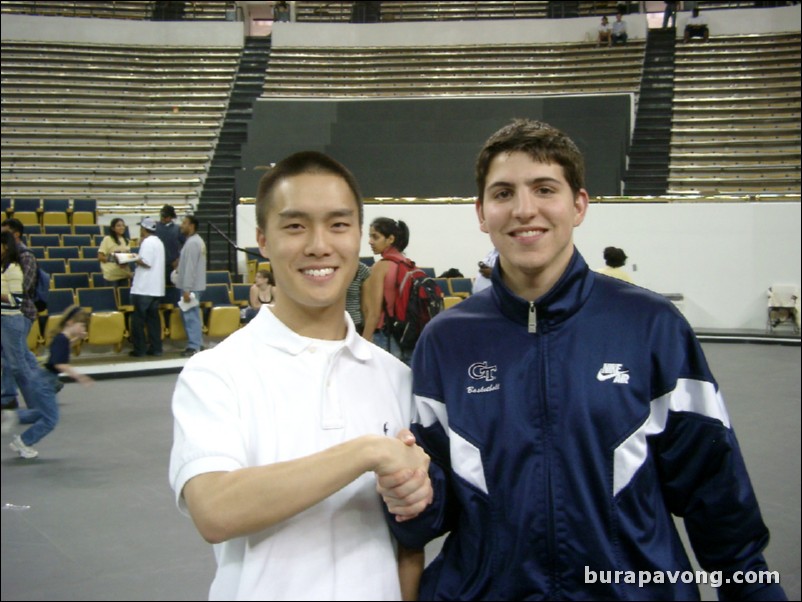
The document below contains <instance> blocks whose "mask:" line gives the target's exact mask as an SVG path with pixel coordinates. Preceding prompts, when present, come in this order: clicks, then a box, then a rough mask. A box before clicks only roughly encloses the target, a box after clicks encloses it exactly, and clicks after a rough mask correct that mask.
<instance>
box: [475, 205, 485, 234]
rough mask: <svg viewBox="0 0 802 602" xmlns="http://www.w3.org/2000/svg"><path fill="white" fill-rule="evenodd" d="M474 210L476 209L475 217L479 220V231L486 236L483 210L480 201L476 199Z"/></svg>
mask: <svg viewBox="0 0 802 602" xmlns="http://www.w3.org/2000/svg"><path fill="white" fill-rule="evenodd" d="M474 208H475V209H476V217H477V218H478V219H479V229H480V230H481V231H482V232H484V233H485V234H487V233H488V232H487V226H485V208H484V205H483V204H482V199H476V203H474Z"/></svg>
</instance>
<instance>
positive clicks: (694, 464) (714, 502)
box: [651, 332, 786, 600]
mask: <svg viewBox="0 0 802 602" xmlns="http://www.w3.org/2000/svg"><path fill="white" fill-rule="evenodd" d="M685 336H686V341H684V345H683V346H682V347H681V348H682V349H683V351H684V354H685V358H684V359H682V360H680V362H681V363H680V365H679V366H676V368H679V372H678V373H677V374H678V375H679V377H680V379H691V380H696V379H699V381H704V382H706V383H707V384H708V385H709V384H710V383H712V386H708V387H707V388H705V387H696V388H695V387H688V388H687V389H686V390H685V392H684V394H686V395H689V396H694V395H696V396H703V395H704V396H708V397H709V398H710V399H704V400H698V399H697V400H689V401H688V402H687V403H688V406H687V407H702V406H705V405H707V406H710V405H711V404H716V405H718V406H719V408H720V411H719V413H718V416H719V417H718V418H714V417H711V416H709V415H703V414H700V413H698V412H694V411H681V410H680V409H674V410H672V411H671V412H669V416H668V421H667V423H666V428H665V430H664V431H663V433H661V434H660V435H659V436H657V437H655V438H654V439H653V440H652V441H651V446H652V451H653V452H654V457H655V459H656V462H657V464H658V470H659V473H660V475H661V483H662V489H663V496H664V499H665V500H666V504H667V506H668V508H669V510H670V511H671V512H672V513H673V514H675V515H676V516H680V517H682V518H683V519H684V521H685V527H686V530H687V532H688V536H689V538H690V541H691V545H692V546H693V550H694V553H695V554H696V557H697V559H698V560H699V563H700V564H701V566H702V568H704V569H705V570H706V571H708V572H712V571H721V574H722V577H723V579H722V586H721V588H720V589H719V597H720V599H722V600H762V599H767V600H768V599H772V600H785V599H786V597H785V594H784V592H783V590H782V588H781V586H780V585H779V584H766V583H763V584H760V583H755V584H747V583H736V582H735V579H734V578H733V575H734V574H735V573H736V572H738V571H743V572H748V571H767V570H768V567H767V565H766V561H765V559H764V557H763V549H764V548H765V547H766V545H767V544H768V541H769V532H768V529H767V528H766V525H765V524H764V523H763V519H762V517H761V515H760V508H759V507H758V503H757V498H756V497H755V493H754V490H753V488H752V484H751V482H750V480H749V475H748V473H747V471H746V465H745V463H744V459H743V456H742V454H741V450H740V447H739V445H738V441H737V439H736V437H735V433H734V431H733V430H732V428H731V426H730V424H729V418H728V415H727V412H726V409H725V408H724V402H723V400H722V398H721V395H720V394H719V392H718V388H717V386H716V385H715V381H714V380H713V377H712V375H711V374H710V372H709V369H708V367H707V362H706V360H705V358H704V355H703V353H702V350H701V347H700V346H699V343H698V341H697V340H696V338H695V336H694V335H693V334H692V333H690V332H687V333H686V335H685ZM678 380H679V379H678ZM737 578H738V580H741V579H740V576H738V577H737ZM728 581H729V583H728Z"/></svg>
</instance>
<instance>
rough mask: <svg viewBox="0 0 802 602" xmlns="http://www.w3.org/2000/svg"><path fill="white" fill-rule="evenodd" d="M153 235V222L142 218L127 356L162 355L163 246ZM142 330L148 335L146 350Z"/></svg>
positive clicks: (132, 291)
mask: <svg viewBox="0 0 802 602" xmlns="http://www.w3.org/2000/svg"><path fill="white" fill-rule="evenodd" d="M155 232H156V222H155V221H154V220H153V219H151V218H149V217H146V218H144V219H143V220H142V221H141V222H140V223H139V257H138V258H137V260H136V270H135V271H134V282H133V283H132V284H131V303H132V304H133V306H134V313H133V314H132V315H131V339H132V342H133V345H134V350H133V351H131V352H130V354H129V355H131V356H132V357H142V356H143V355H146V354H147V355H155V356H159V355H161V354H162V328H161V320H160V319H159V303H160V302H161V299H162V297H164V245H163V244H162V241H161V240H159V237H158V236H154V234H155ZM145 329H147V331H148V343H147V349H146V347H145V345H146V343H145Z"/></svg>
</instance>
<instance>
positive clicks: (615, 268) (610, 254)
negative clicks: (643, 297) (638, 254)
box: [599, 247, 632, 282]
mask: <svg viewBox="0 0 802 602" xmlns="http://www.w3.org/2000/svg"><path fill="white" fill-rule="evenodd" d="M626 262H627V254H626V253H624V249H619V248H618V247H606V248H605V249H604V263H605V264H606V265H605V266H604V267H603V268H601V269H600V270H599V274H604V275H605V276H611V277H613V278H618V279H619V280H623V281H624V282H632V276H630V275H629V272H625V271H624V270H622V269H621V268H623V267H624V264H625V263H626Z"/></svg>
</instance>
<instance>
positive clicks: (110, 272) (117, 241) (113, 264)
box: [97, 217, 131, 286]
mask: <svg viewBox="0 0 802 602" xmlns="http://www.w3.org/2000/svg"><path fill="white" fill-rule="evenodd" d="M130 251H131V241H130V240H128V239H127V238H125V220H123V219H122V218H121V217H115V218H114V219H113V220H111V224H110V225H109V233H108V235H106V236H105V237H103V241H102V242H101V243H100V248H99V249H98V251H97V258H98V261H100V269H101V270H103V280H105V281H106V282H108V283H109V284H110V285H111V286H128V285H129V284H130V283H131V268H130V267H129V266H128V264H120V263H118V262H117V258H116V257H115V255H114V254H115V253H130Z"/></svg>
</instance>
